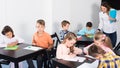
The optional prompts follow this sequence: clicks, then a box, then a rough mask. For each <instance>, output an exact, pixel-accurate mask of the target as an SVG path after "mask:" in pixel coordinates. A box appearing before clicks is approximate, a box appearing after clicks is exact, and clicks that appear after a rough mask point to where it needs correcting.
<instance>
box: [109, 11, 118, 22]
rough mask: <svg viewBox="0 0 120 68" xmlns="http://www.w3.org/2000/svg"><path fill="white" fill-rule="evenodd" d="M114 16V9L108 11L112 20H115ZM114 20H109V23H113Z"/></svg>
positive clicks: (115, 12)
mask: <svg viewBox="0 0 120 68" xmlns="http://www.w3.org/2000/svg"><path fill="white" fill-rule="evenodd" d="M116 14H117V11H116V10H115V9H110V11H109V16H110V17H111V18H113V19H116ZM114 21H116V20H110V23H112V22H114Z"/></svg>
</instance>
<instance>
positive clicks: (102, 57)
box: [88, 45, 120, 68]
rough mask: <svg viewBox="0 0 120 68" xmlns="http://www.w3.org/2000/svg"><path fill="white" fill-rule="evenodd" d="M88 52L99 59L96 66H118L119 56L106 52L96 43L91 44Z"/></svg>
mask: <svg viewBox="0 0 120 68" xmlns="http://www.w3.org/2000/svg"><path fill="white" fill-rule="evenodd" d="M88 54H89V55H90V56H93V57H95V58H96V59H98V60H99V65H98V68H120V57H119V56H117V55H113V54H112V53H111V52H108V53H106V52H105V51H104V50H103V49H102V48H101V47H99V46H98V45H93V46H91V47H90V48H89V49H88Z"/></svg>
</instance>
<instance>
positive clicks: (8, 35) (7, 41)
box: [0, 26, 24, 68]
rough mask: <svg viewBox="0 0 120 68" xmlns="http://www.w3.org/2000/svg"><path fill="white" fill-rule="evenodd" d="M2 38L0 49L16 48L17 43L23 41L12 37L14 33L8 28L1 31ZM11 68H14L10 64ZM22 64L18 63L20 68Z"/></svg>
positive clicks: (14, 36)
mask: <svg viewBox="0 0 120 68" xmlns="http://www.w3.org/2000/svg"><path fill="white" fill-rule="evenodd" d="M1 33H2V36H1V37H0V47H12V46H17V44H18V43H23V42H24V40H23V39H21V38H20V37H18V36H16V35H14V31H13V30H12V28H11V27H10V26H5V27H4V28H3V30H2V32H1ZM10 64H11V68H14V64H13V63H12V62H11V63H10ZM21 64H22V63H21V62H20V63H19V66H20V68H22V65H21Z"/></svg>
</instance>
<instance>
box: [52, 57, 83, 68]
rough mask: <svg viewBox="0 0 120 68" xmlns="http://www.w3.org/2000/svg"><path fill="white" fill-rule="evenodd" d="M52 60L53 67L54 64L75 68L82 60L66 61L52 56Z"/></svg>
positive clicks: (63, 67) (62, 67)
mask: <svg viewBox="0 0 120 68" xmlns="http://www.w3.org/2000/svg"><path fill="white" fill-rule="evenodd" d="M52 61H53V66H54V68H56V66H58V67H60V68H76V67H78V66H79V65H81V64H83V63H82V62H74V61H66V60H62V59H56V58H53V59H52Z"/></svg>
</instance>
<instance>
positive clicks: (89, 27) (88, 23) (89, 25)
mask: <svg viewBox="0 0 120 68" xmlns="http://www.w3.org/2000/svg"><path fill="white" fill-rule="evenodd" d="M86 27H87V29H88V30H91V28H92V22H87V23H86Z"/></svg>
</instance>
